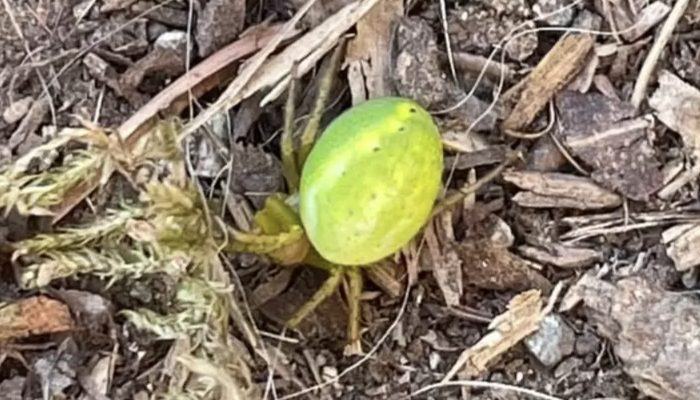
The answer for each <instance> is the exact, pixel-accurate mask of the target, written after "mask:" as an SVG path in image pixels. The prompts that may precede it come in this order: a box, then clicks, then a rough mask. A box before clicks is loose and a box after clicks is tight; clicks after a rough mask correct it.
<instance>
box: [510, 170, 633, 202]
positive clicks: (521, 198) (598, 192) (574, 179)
mask: <svg viewBox="0 0 700 400" xmlns="http://www.w3.org/2000/svg"><path fill="white" fill-rule="evenodd" d="M503 179H505V180H506V182H510V183H512V184H514V185H516V186H518V187H519V188H521V189H524V190H527V191H525V192H519V193H518V194H516V195H515V197H514V198H513V201H515V202H516V203H517V204H518V205H520V206H522V207H533V208H575V209H579V210H588V209H598V208H611V207H617V206H620V205H621V204H622V198H621V197H620V196H619V195H617V194H616V193H614V192H612V191H610V190H607V189H604V188H602V187H600V186H599V185H598V184H596V183H595V182H594V181H593V180H591V179H589V178H584V177H580V176H576V175H570V174H562V173H557V172H549V173H547V172H533V171H520V172H515V171H513V172H506V173H504V174H503Z"/></svg>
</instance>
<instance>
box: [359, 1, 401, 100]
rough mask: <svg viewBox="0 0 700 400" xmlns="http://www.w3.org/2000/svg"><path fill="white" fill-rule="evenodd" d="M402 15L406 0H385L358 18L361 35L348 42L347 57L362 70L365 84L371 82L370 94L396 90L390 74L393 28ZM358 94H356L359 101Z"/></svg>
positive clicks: (377, 94) (374, 94)
mask: <svg viewBox="0 0 700 400" xmlns="http://www.w3.org/2000/svg"><path fill="white" fill-rule="evenodd" d="M402 15H403V1H401V0H385V1H382V2H380V3H379V4H377V6H375V7H374V8H373V9H372V10H371V11H370V12H368V13H367V15H366V16H365V17H364V18H362V19H361V20H360V21H358V22H357V37H356V38H355V39H354V40H353V41H352V42H351V43H350V44H349V46H348V54H347V57H346V60H347V61H348V62H349V64H350V65H349V68H351V69H358V70H359V71H361V76H362V77H363V78H364V79H362V84H363V85H366V86H367V97H366V98H370V99H371V98H375V97H382V96H388V95H391V94H392V88H391V79H390V78H389V73H390V72H389V65H390V64H391V56H390V54H391V51H390V49H391V39H392V30H393V28H394V26H395V23H396V21H397V20H398V19H399V18H401V16H402ZM351 87H352V86H351ZM358 97H360V95H357V96H356V95H353V100H354V101H355V102H356V103H357V102H358V100H357V98H358ZM362 100H364V98H363V99H362Z"/></svg>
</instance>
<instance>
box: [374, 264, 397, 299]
mask: <svg viewBox="0 0 700 400" xmlns="http://www.w3.org/2000/svg"><path fill="white" fill-rule="evenodd" d="M398 268H399V266H398V265H396V264H394V263H393V262H391V261H386V260H385V261H380V262H378V263H376V264H373V265H370V266H368V267H367V268H366V270H365V272H366V273H367V278H369V279H370V280H371V281H372V283H374V284H375V285H377V286H379V288H381V289H382V290H383V291H384V292H385V293H386V294H388V295H389V296H391V297H399V296H401V293H403V284H402V283H401V281H399V276H398V275H399V274H398V272H397V271H399V269H398Z"/></svg>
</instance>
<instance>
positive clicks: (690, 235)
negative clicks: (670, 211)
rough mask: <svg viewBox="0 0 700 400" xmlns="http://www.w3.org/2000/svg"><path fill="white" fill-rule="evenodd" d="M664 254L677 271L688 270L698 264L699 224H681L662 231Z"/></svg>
mask: <svg viewBox="0 0 700 400" xmlns="http://www.w3.org/2000/svg"><path fill="white" fill-rule="evenodd" d="M663 238H664V243H666V254H668V256H669V257H670V258H671V260H673V264H674V265H675V266H676V269H677V270H678V271H681V272H683V271H689V270H690V269H692V268H693V267H697V266H698V265H700V225H695V224H683V225H677V226H674V227H672V228H669V229H667V230H666V231H664V233H663Z"/></svg>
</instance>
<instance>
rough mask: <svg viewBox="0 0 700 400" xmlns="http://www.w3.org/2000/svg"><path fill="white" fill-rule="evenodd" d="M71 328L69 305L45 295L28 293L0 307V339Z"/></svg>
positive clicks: (18, 337) (72, 324)
mask: <svg viewBox="0 0 700 400" xmlns="http://www.w3.org/2000/svg"><path fill="white" fill-rule="evenodd" d="M73 328H74V323H73V318H72V317H71V314H70V311H69V310H68V306H66V305H65V304H63V303H61V302H59V301H56V300H53V299H50V298H48V297H46V296H36V297H30V298H26V299H22V300H18V301H16V302H13V303H10V304H7V305H4V306H3V307H0V342H3V341H6V340H12V339H21V338H26V337H29V336H33V335H45V334H49V333H57V332H65V331H70V330H72V329H73Z"/></svg>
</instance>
